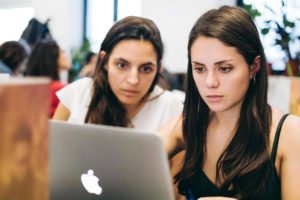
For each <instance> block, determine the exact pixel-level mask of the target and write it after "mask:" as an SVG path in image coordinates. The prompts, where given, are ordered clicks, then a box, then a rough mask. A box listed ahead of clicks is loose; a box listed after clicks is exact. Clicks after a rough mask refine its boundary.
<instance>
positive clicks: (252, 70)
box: [250, 56, 260, 79]
mask: <svg viewBox="0 0 300 200" xmlns="http://www.w3.org/2000/svg"><path fill="white" fill-rule="evenodd" d="M259 69H260V56H256V57H255V58H254V60H253V63H252V64H251V66H250V79H253V78H254V76H255V75H256V73H257V72H258V71H259Z"/></svg>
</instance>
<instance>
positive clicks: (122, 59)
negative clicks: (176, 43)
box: [114, 58, 156, 66]
mask: <svg viewBox="0 0 300 200" xmlns="http://www.w3.org/2000/svg"><path fill="white" fill-rule="evenodd" d="M114 60H115V61H122V62H125V63H130V62H129V61H128V60H126V59H124V58H115V59H114ZM142 65H151V66H156V64H155V63H153V62H146V63H143V64H141V65H140V66H142Z"/></svg>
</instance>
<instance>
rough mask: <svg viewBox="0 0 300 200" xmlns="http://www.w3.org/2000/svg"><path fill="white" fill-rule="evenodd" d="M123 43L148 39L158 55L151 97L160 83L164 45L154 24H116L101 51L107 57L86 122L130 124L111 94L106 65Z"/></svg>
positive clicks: (127, 21)
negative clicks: (114, 51)
mask: <svg viewBox="0 0 300 200" xmlns="http://www.w3.org/2000/svg"><path fill="white" fill-rule="evenodd" d="M122 40H145V41H149V42H151V44H152V45H153V47H154V49H155V51H156V54H157V67H158V70H157V74H156V76H155V78H154V81H153V82H152V85H151V86H150V89H149V91H148V93H147V94H149V93H150V92H151V91H152V90H153V88H154V86H155V85H156V84H157V81H158V78H159V75H160V74H159V71H160V66H161V59H162V56H163V43H162V40H161V36H160V32H159V30H158V28H157V26H156V25H155V24H154V22H153V21H151V20H149V19H146V18H142V17H135V16H129V17H126V18H124V19H122V20H120V21H118V22H116V23H115V24H114V25H113V26H112V27H111V29H110V30H109V31H108V33H107V34H106V37H105V38H104V40H103V42H102V44H101V48H100V52H101V51H105V52H106V54H105V56H104V57H103V58H102V59H101V60H100V58H99V59H98V62H97V68H96V71H95V75H94V79H93V82H94V83H93V96H92V99H91V103H90V105H89V108H88V112H87V115H86V118H85V122H88V123H95V124H105V125H115V126H124V127H126V126H128V125H129V124H130V121H129V120H128V119H127V118H126V111H125V109H124V108H123V106H122V105H121V103H120V102H119V100H118V99H117V97H116V96H115V94H114V93H113V92H112V90H111V87H110V85H109V83H108V78H107V71H106V70H105V69H104V65H105V64H106V63H107V62H108V60H109V57H110V54H111V52H112V50H113V48H114V47H115V46H116V45H117V44H118V43H119V42H120V41H122Z"/></svg>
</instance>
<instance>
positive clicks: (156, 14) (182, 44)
mask: <svg viewBox="0 0 300 200" xmlns="http://www.w3.org/2000/svg"><path fill="white" fill-rule="evenodd" d="M234 3H235V1H234V0H211V1H205V0H184V1H183V0H142V12H141V15H142V16H144V17H148V18H150V19H152V20H153V21H154V22H155V23H156V24H157V26H158V27H159V29H160V31H161V34H162V39H163V41H164V45H165V54H164V62H163V63H164V66H165V67H166V68H167V69H168V70H169V71H170V72H174V73H185V72H186V67H187V43H188V35H189V32H190V30H191V28H192V26H193V25H194V23H195V22H196V20H197V19H198V17H199V16H200V15H201V14H203V13H204V12H205V11H207V10H209V9H211V8H217V7H219V6H220V5H224V4H227V5H234Z"/></svg>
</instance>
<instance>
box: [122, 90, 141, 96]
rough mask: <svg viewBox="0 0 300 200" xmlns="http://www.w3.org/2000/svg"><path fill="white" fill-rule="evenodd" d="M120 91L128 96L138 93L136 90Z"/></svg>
mask: <svg viewBox="0 0 300 200" xmlns="http://www.w3.org/2000/svg"><path fill="white" fill-rule="evenodd" d="M122 91H123V92H124V93H125V94H130V95H136V94H138V93H139V91H137V90H128V89H122Z"/></svg>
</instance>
